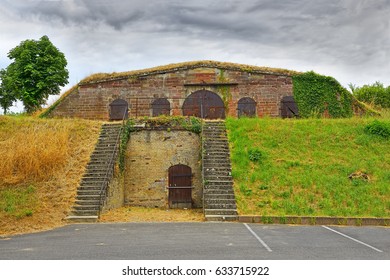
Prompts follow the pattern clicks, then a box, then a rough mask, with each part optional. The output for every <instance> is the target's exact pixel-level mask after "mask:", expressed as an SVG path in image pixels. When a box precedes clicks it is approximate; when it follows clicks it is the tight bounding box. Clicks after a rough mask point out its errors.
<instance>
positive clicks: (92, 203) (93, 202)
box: [75, 198, 100, 207]
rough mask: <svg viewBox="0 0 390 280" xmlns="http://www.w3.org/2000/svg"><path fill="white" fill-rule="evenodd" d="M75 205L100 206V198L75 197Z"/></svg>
mask: <svg viewBox="0 0 390 280" xmlns="http://www.w3.org/2000/svg"><path fill="white" fill-rule="evenodd" d="M75 205H80V206H83V205H85V206H96V207H99V206H100V198H98V199H92V200H91V199H77V200H76V201H75Z"/></svg>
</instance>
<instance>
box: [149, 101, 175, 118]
mask: <svg viewBox="0 0 390 280" xmlns="http://www.w3.org/2000/svg"><path fill="white" fill-rule="evenodd" d="M170 111H171V104H170V103H169V101H168V99H166V98H157V99H156V100H154V101H153V102H152V116H153V117H157V116H160V115H168V116H169V115H170Z"/></svg>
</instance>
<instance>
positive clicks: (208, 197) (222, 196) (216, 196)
mask: <svg viewBox="0 0 390 280" xmlns="http://www.w3.org/2000/svg"><path fill="white" fill-rule="evenodd" d="M204 199H205V201H212V200H214V199H233V200H234V203H235V201H236V200H235V196H234V192H233V193H230V194H222V193H204Z"/></svg>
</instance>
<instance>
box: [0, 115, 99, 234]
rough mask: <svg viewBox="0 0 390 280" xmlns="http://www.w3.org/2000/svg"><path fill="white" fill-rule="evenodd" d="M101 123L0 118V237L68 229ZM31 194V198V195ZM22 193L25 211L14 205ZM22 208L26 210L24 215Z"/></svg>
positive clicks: (18, 204)
mask: <svg viewBox="0 0 390 280" xmlns="http://www.w3.org/2000/svg"><path fill="white" fill-rule="evenodd" d="M100 126H101V123H100V122H96V121H85V120H74V119H72V120H48V119H37V118H32V117H7V116H0V158H1V159H2V160H1V161H0V178H1V179H0V198H2V201H0V202H1V203H0V206H2V207H0V234H13V233H22V232H23V233H25V232H33V231H38V230H43V229H49V228H52V227H54V226H59V225H62V224H63V223H64V220H63V219H64V218H65V217H66V215H67V213H68V211H69V210H70V207H71V206H72V204H73V201H74V198H75V194H76V190H77V186H78V183H79V181H80V179H81V177H82V175H83V173H84V169H85V166H86V164H87V162H88V160H89V156H90V154H91V153H92V151H93V149H94V146H95V143H96V141H97V136H98V134H99V129H100ZM29 190H31V191H30V192H31V194H29ZM20 193H25V195H26V196H29V198H28V199H25V200H26V201H25V203H24V205H21V204H20V203H19V202H17V203H15V204H12V203H13V202H12V201H6V200H7V199H8V200H12V197H17V198H16V199H15V200H19V199H20ZM18 207H24V208H25V209H27V211H26V212H25V213H26V215H20V214H16V213H19V212H18V211H17V210H18V209H13V208H18Z"/></svg>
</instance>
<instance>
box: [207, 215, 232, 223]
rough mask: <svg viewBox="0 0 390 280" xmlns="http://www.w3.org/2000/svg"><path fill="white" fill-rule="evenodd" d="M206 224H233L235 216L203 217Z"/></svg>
mask: <svg viewBox="0 0 390 280" xmlns="http://www.w3.org/2000/svg"><path fill="white" fill-rule="evenodd" d="M205 219H206V221H208V222H234V221H237V219H238V216H237V215H205Z"/></svg>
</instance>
